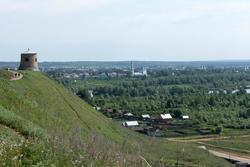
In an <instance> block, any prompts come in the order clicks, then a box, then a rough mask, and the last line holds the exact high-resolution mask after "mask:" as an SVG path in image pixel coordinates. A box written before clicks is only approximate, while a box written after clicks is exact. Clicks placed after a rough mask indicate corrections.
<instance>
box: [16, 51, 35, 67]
mask: <svg viewBox="0 0 250 167" xmlns="http://www.w3.org/2000/svg"><path fill="white" fill-rule="evenodd" d="M19 70H31V71H39V68H38V63H37V53H35V52H31V51H30V50H29V49H28V50H27V51H26V52H24V53H21V63H20V66H19Z"/></svg>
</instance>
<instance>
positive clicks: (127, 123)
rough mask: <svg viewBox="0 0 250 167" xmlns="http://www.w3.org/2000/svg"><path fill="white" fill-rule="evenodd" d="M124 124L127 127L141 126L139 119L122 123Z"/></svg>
mask: <svg viewBox="0 0 250 167" xmlns="http://www.w3.org/2000/svg"><path fill="white" fill-rule="evenodd" d="M122 125H123V126H125V127H137V126H139V123H138V121H126V122H123V123H122Z"/></svg>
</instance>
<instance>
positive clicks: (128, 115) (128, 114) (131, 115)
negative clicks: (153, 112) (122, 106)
mask: <svg viewBox="0 0 250 167" xmlns="http://www.w3.org/2000/svg"><path fill="white" fill-rule="evenodd" d="M124 116H127V117H133V116H134V115H133V114H132V113H125V114H124Z"/></svg>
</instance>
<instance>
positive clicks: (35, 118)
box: [0, 72, 230, 167]
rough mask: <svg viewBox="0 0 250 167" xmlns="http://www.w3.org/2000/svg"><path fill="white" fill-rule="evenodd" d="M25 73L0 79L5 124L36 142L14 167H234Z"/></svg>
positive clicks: (1, 118) (0, 119)
mask: <svg viewBox="0 0 250 167" xmlns="http://www.w3.org/2000/svg"><path fill="white" fill-rule="evenodd" d="M23 74H24V78H23V79H22V80H18V81H9V80H7V79H6V75H5V78H2V79H0V106H1V107H0V124H2V125H5V126H8V127H9V128H11V129H13V130H15V131H17V132H19V133H20V134H21V135H22V137H23V138H25V140H27V141H28V143H31V144H29V145H28V146H29V147H21V148H20V150H19V151H17V153H18V154H19V155H21V154H22V155H23V154H24V155H23V157H24V159H23V158H21V160H20V162H19V163H18V164H14V166H20V165H22V166H25V164H26V165H31V164H34V165H36V164H39V163H42V164H43V165H45V166H46V165H48V164H50V163H52V162H53V164H55V165H56V166H80V165H84V166H87V165H94V166H147V163H146V162H145V160H144V158H145V159H146V160H147V161H148V162H149V163H150V164H151V165H153V166H175V164H176V162H177V161H178V162H179V163H181V164H184V165H185V166H190V167H191V166H192V167H193V166H210V167H213V166H223V167H224V166H230V164H228V163H227V162H226V161H224V160H222V159H219V158H216V157H214V156H207V152H205V151H203V150H199V149H197V148H196V146H195V145H190V144H179V143H174V142H169V141H166V140H165V139H152V138H148V137H146V136H142V135H139V134H137V133H134V132H132V131H128V130H127V129H125V128H122V127H120V126H119V125H116V124H115V123H113V122H112V121H111V120H109V119H107V118H105V117H104V116H103V115H101V114H100V113H98V112H96V111H95V110H93V108H92V107H91V106H89V105H88V104H86V103H85V102H83V101H82V100H81V99H79V98H78V97H77V96H75V95H73V94H72V93H71V92H70V91H68V90H67V89H65V88H64V87H63V86H61V85H59V84H57V83H56V82H55V81H53V80H51V79H50V78H49V77H47V76H46V75H45V74H41V73H34V72H23ZM0 75H1V73H0ZM0 130H1V129H0ZM0 132H1V133H2V131H0ZM10 136H11V135H10ZM13 140H14V139H13ZM27 148H29V150H27ZM182 150H185V151H184V152H183V151H182ZM27 152H30V154H26V153H27ZM44 152H45V153H44ZM7 157H8V156H7ZM1 162H2V161H1V157H0V163H1ZM10 163H11V160H10ZM11 165H13V164H11Z"/></svg>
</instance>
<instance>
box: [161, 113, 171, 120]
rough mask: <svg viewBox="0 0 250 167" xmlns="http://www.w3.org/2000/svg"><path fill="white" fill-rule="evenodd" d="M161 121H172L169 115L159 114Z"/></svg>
mask: <svg viewBox="0 0 250 167" xmlns="http://www.w3.org/2000/svg"><path fill="white" fill-rule="evenodd" d="M160 116H161V119H164V120H165V119H172V116H171V115H170V114H161V115H160Z"/></svg>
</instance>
